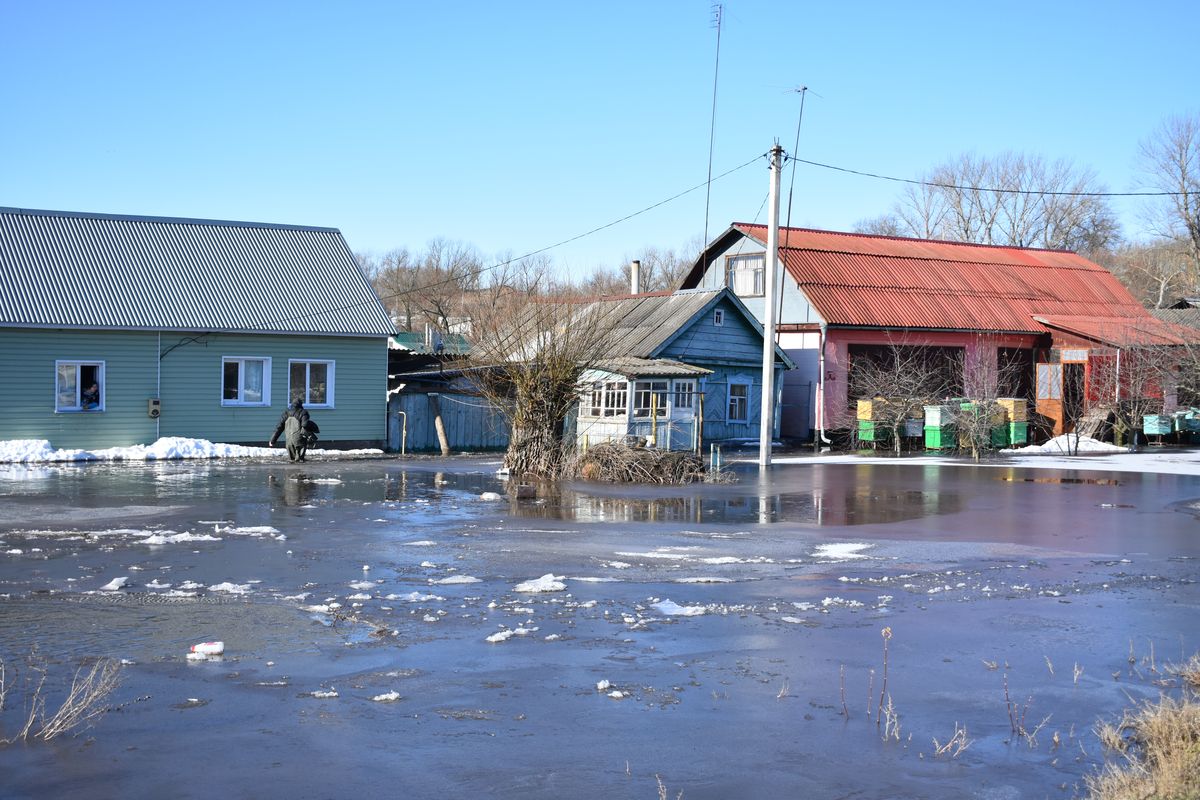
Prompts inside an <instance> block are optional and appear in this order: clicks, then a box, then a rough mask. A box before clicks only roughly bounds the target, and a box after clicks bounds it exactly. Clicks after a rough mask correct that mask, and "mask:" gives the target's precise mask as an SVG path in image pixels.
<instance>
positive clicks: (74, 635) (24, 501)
mask: <svg viewBox="0 0 1200 800" xmlns="http://www.w3.org/2000/svg"><path fill="white" fill-rule="evenodd" d="M495 467H496V465H495V463H493V462H485V461H448V462H445V463H437V462H405V461H397V460H383V459H381V460H375V461H353V462H318V463H312V464H308V465H302V466H294V467H293V466H281V465H274V464H273V465H265V464H239V463H220V462H213V463H196V462H181V463H165V464H157V465H119V466H104V465H87V466H58V467H15V466H0V657H2V658H3V659H4V661H5V663H6V665H8V667H9V672H8V675H9V686H10V691H9V694H8V697H7V702H6V708H5V710H4V711H3V712H2V713H0V736H11V735H12V734H13V732H14V728H15V727H16V726H17V725H19V721H20V719H21V718H22V709H21V702H22V698H21V696H20V695H21V692H20V690H19V680H18V678H19V673H18V678H14V676H13V668H14V667H15V668H21V667H22V666H23V664H24V661H25V659H26V657H27V656H28V655H29V653H30V651H31V648H34V647H36V650H37V657H38V658H39V659H41V660H42V663H44V664H45V666H46V667H47V669H48V670H49V675H50V679H49V683H48V686H50V687H52V688H53V693H52V694H51V699H52V700H53V698H54V697H55V696H61V690H62V686H63V684H64V682H66V681H69V679H70V676H71V675H72V674H74V672H75V670H76V668H77V667H78V666H79V665H80V664H86V663H90V661H91V660H92V659H95V658H97V657H103V656H110V657H114V658H118V659H125V661H126V664H125V666H124V667H123V668H122V679H121V680H122V682H121V686H120V688H119V689H118V690H117V692H116V693H115V694H114V695H113V696H112V698H111V706H112V708H111V710H110V711H109V712H108V713H106V714H105V715H103V716H102V717H101V718H100V719H99V720H98V721H97V722H96V724H95V725H94V726H93V727H91V728H90V729H89V730H87V731H85V732H84V733H82V734H81V735H79V736H77V737H64V738H60V739H56V740H53V741H51V742H48V743H45V742H36V743H28V744H15V745H10V746H8V747H5V748H0V776H3V777H2V778H0V796H3V797H6V798H25V797H28V798H45V797H56V798H57V797H81V798H82V797H86V798H89V800H95V799H96V798H107V797H114V798H115V797H126V798H127V797H166V796H171V797H181V798H188V797H197V798H199V797H205V798H211V797H214V796H217V797H231V798H243V797H245V798H257V797H289V798H309V797H312V798H326V797H328V798H342V797H412V798H426V797H437V798H474V797H495V798H592V797H596V798H600V797H603V798H613V797H629V798H656V797H658V796H659V784H658V780H661V781H662V785H663V786H664V787H665V789H666V791H667V792H668V794H669V796H670V797H672V798H674V797H676V796H677V795H678V793H679V792H683V797H684V798H686V799H687V800H696V799H698V798H759V797H761V798H776V797H821V798H825V797H830V798H832V797H853V798H886V797H927V798H961V797H977V798H1004V799H1006V800H1007V798H1025V797H1033V798H1041V797H1049V798H1070V797H1073V796H1075V795H1076V794H1077V793H1078V792H1079V791H1080V786H1081V780H1082V776H1083V775H1084V774H1085V773H1086V772H1087V771H1089V770H1091V769H1093V768H1094V767H1095V766H1096V765H1097V764H1098V763H1100V761H1101V759H1102V752H1101V749H1100V747H1099V745H1098V743H1097V741H1096V738H1095V736H1094V734H1093V733H1092V726H1093V724H1094V723H1095V722H1096V720H1097V719H1099V718H1111V717H1113V716H1114V715H1116V714H1117V713H1118V712H1119V710H1120V709H1122V708H1124V707H1125V706H1127V705H1128V704H1129V703H1130V701H1131V699H1132V700H1138V699H1142V698H1152V697H1157V695H1158V693H1159V691H1160V688H1161V686H1160V685H1161V684H1162V683H1164V682H1169V676H1168V675H1167V672H1166V665H1167V664H1169V663H1170V662H1176V663H1177V662H1179V661H1181V660H1182V659H1183V658H1185V657H1187V656H1190V655H1191V654H1192V653H1195V652H1196V651H1197V650H1200V624H1198V620H1200V617H1198V615H1197V610H1198V606H1200V591H1198V590H1197V585H1196V583H1195V580H1196V578H1197V565H1198V564H1200V561H1198V560H1197V559H1200V522H1198V521H1197V518H1196V514H1197V513H1200V510H1198V509H1200V478H1197V477H1192V476H1154V475H1136V474H1111V473H1104V474H1100V473H1095V474H1089V473H1087V472H1078V471H1076V472H1061V473H1059V472H1051V471H1046V470H1036V471H1034V470H1013V469H1005V468H996V467H975V466H969V465H968V466H943V467H929V466H906V465H903V464H896V465H886V466H843V465H837V466H833V465H824V466H821V465H813V466H805V465H789V466H777V467H774V468H772V469H771V470H769V471H767V472H765V473H760V472H759V470H758V469H757V468H754V467H742V468H739V481H738V482H737V483H736V484H732V485H719V486H701V487H693V488H687V489H683V490H679V489H646V488H639V489H628V488H623V487H612V486H590V485H582V484H578V485H574V486H571V487H568V488H567V489H566V490H564V491H563V492H561V493H560V494H558V495H557V496H554V497H549V498H542V499H540V500H537V501H520V502H516V501H513V502H510V501H508V500H507V499H503V500H483V499H481V495H483V494H484V493H485V492H500V493H502V492H503V491H504V486H503V484H502V482H501V481H500V480H499V479H498V478H497V477H496V476H495V473H494V470H495ZM120 578H124V579H126V581H125V585H124V586H123V587H121V588H112V589H105V588H104V587H111V586H115V585H116V584H114V583H113V581H114V579H120ZM116 583H117V584H119V583H121V581H119V580H117V581H116ZM885 629H888V630H890V634H891V638H890V639H888V640H887V647H888V652H887V658H886V664H885V659H884V649H883V648H884V643H885V639H884V636H883V632H884V630H885ZM217 639H219V640H223V641H224V642H225V644H226V651H225V654H224V656H223V657H221V658H215V659H211V660H204V661H189V660H188V659H187V658H186V657H185V656H186V653H187V650H188V647H189V645H191V644H193V643H196V642H200V641H206V640H217ZM885 668H886V681H887V682H886V690H885V688H884V686H883V681H884V671H885ZM11 687H16V688H11ZM1006 687H1007V700H1006ZM881 692H884V694H885V698H890V701H891V709H892V711H893V712H894V715H895V716H894V717H892V716H891V715H887V716H888V719H886V720H880V719H879V718H878V717H879V714H878V704H879V696H880V694H881ZM886 704H887V702H886V700H885V705H886ZM1014 718H1016V719H1015V721H1017V722H1020V721H1023V723H1024V727H1025V729H1026V730H1028V731H1036V732H1035V735H1034V736H1032V737H1030V736H1026V737H1021V736H1017V735H1014V731H1013V729H1014ZM896 723H898V726H899V727H898V731H897V730H896V728H895V727H894V725H895V724H896ZM956 725H957V726H959V727H964V726H965V728H966V730H967V737H968V739H969V740H970V746H969V748H968V749H966V750H965V751H964V752H962V753H961V754H959V755H958V756H957V758H950V757H948V756H946V755H941V756H939V755H937V754H936V753H935V746H934V743H933V740H934V739H935V738H936V739H938V740H939V742H942V743H944V742H946V741H947V740H948V739H949V738H950V737H951V736H953V734H954V732H955V727H956ZM1039 725H1040V728H1039V727H1038V726H1039ZM656 776H657V777H656Z"/></svg>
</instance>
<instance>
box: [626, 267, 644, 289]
mask: <svg viewBox="0 0 1200 800" xmlns="http://www.w3.org/2000/svg"><path fill="white" fill-rule="evenodd" d="M629 293H630V294H641V293H642V262H640V261H630V262H629Z"/></svg>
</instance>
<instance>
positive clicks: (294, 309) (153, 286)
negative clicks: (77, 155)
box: [0, 208, 396, 336]
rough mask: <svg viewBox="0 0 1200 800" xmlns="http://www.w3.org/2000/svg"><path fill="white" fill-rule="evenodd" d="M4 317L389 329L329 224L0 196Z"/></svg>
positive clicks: (37, 323) (248, 328) (55, 322)
mask: <svg viewBox="0 0 1200 800" xmlns="http://www.w3.org/2000/svg"><path fill="white" fill-rule="evenodd" d="M0 326H23V327H55V328H86V329H105V328H108V329H142V330H183V331H206V332H214V333H218V332H254V333H303V334H315V335H349V336H391V335H392V334H394V333H395V332H396V331H395V327H394V326H393V325H392V322H391V319H390V318H389V317H388V315H387V312H386V311H385V310H384V307H383V304H382V303H381V302H380V301H379V298H378V296H377V295H376V294H375V291H374V290H373V289H372V288H371V285H370V283H368V281H367V279H366V278H365V277H364V276H363V274H362V271H361V270H360V269H359V268H358V264H357V263H356V262H355V260H354V256H353V254H352V253H351V252H350V249H349V248H348V247H347V245H346V242H345V240H344V239H343V238H342V235H341V233H340V232H339V231H338V230H337V229H335V228H314V227H305V226H289V225H273V224H262V223H248V222H225V221H218V220H195V219H175V218H167V217H137V216H121V215H114V214H83V213H76V212H62V211H35V210H28V209H17V208H0Z"/></svg>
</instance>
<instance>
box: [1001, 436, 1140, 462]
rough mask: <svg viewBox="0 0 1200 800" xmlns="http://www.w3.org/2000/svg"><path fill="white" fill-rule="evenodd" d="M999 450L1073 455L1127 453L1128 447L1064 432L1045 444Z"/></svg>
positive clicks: (1024, 453) (1018, 452) (1024, 454)
mask: <svg viewBox="0 0 1200 800" xmlns="http://www.w3.org/2000/svg"><path fill="white" fill-rule="evenodd" d="M1000 452H1002V453H1015V454H1017V455H1022V456H1027V455H1033V454H1036V453H1046V454H1048V455H1073V454H1076V453H1078V454H1081V455H1082V454H1085V453H1086V454H1092V453H1128V452H1129V448H1127V447H1119V446H1117V445H1115V444H1109V443H1108V442H1101V441H1098V440H1096V439H1093V438H1092V437H1090V436H1080V437H1079V438H1078V439H1076V437H1075V434H1073V433H1065V434H1063V435H1062V436H1055V437H1054V438H1053V439H1051V440H1050V441H1048V442H1046V443H1045V444H1033V445H1030V446H1029V447H1018V448H1015V449H1012V450H1001V451H1000Z"/></svg>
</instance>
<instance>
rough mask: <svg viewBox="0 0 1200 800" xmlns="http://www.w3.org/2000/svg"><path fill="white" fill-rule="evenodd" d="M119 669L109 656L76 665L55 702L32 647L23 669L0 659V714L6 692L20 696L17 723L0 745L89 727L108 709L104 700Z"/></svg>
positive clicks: (116, 680) (113, 686) (115, 682)
mask: <svg viewBox="0 0 1200 800" xmlns="http://www.w3.org/2000/svg"><path fill="white" fill-rule="evenodd" d="M120 672H121V665H120V663H119V662H117V661H116V660H114V659H111V658H102V659H99V660H96V661H94V662H92V663H91V664H90V665H84V666H81V667H79V669H77V670H76V671H75V675H74V677H73V678H72V679H71V684H70V686H69V687H67V690H66V696H65V697H63V699H62V700H61V701H58V702H57V705H55V703H54V701H53V700H52V699H51V698H50V697H49V696H48V695H49V690H48V686H47V684H48V683H49V682H50V681H49V678H50V671H49V668H48V666H47V663H46V661H45V659H43V658H41V657H40V656H39V655H38V653H37V650H36V649H34V650H33V651H32V652H31V653H30V655H29V657H28V658H27V659H26V661H25V669H24V671H23V672H21V671H18V670H17V669H12V670H10V669H9V668H8V667H7V665H6V664H5V662H4V660H3V659H0V715H3V712H4V711H5V710H6V708H7V707H8V706H7V705H6V702H7V700H8V698H9V695H10V694H13V695H14V696H17V697H19V698H20V703H19V706H20V709H21V711H20V713H19V715H18V717H17V722H18V724H19V727H18V728H17V730H16V732H15V733H14V734H13V735H12V736H9V737H6V738H0V745H8V744H13V743H15V742H25V741H29V740H31V739H33V740H41V741H50V740H51V739H55V738H57V737H59V736H62V735H64V734H70V733H78V732H79V731H81V730H83V729H84V728H87V727H89V726H90V725H91V724H92V723H93V722H94V721H95V720H96V719H97V718H98V717H100V715H102V714H104V713H105V712H106V711H107V710H108V706H107V705H106V700H107V699H108V696H109V695H110V694H112V692H113V690H115V689H116V688H117V686H118V684H119V683H120ZM48 703H49V705H48ZM0 719H2V716H0Z"/></svg>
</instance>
